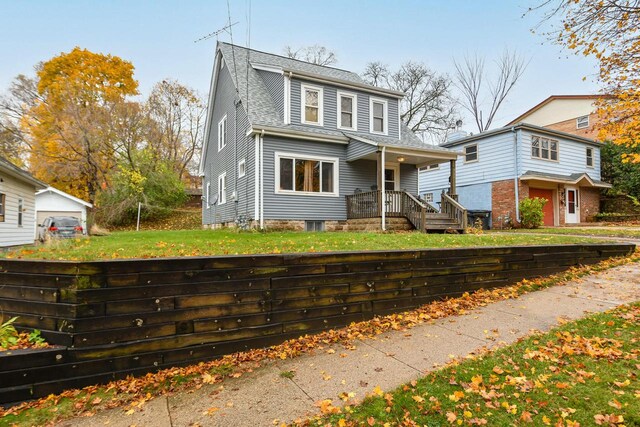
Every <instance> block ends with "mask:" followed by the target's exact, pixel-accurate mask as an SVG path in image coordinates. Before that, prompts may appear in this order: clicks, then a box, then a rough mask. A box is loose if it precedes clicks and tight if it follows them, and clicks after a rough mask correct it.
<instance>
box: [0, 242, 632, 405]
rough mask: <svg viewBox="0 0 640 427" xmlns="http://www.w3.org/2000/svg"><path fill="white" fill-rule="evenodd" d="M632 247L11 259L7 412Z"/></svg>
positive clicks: (0, 271)
mask: <svg viewBox="0 0 640 427" xmlns="http://www.w3.org/2000/svg"><path fill="white" fill-rule="evenodd" d="M633 250H634V245H630V244H594V245H562V246H548V247H547V246H524V247H492V248H463V249H434V250H404V251H386V252H382V251H376V252H360V253H356V252H341V253H322V254H318V253H315V254H308V253H307V254H282V255H255V256H221V257H201V258H173V259H150V260H114V261H96V262H52V261H26V260H4V259H3V260H0V317H3V318H5V319H6V318H9V317H13V316H19V319H18V321H17V322H16V325H17V326H19V327H21V328H23V329H32V328H37V329H40V330H42V334H43V336H44V337H45V338H46V339H47V340H48V342H50V343H53V344H58V345H59V346H60V347H57V348H52V349H45V350H38V351H14V352H10V353H7V352H5V353H0V403H3V402H4V403H6V402H15V401H21V400H26V399H30V398H35V397H41V396H45V395H48V394H50V393H55V392H59V391H61V390H63V389H67V388H75V387H81V386H84V385H88V384H95V383H100V382H106V381H109V380H112V379H116V378H123V377H125V376H126V375H137V374H142V373H146V372H149V371H154V370H157V369H161V368H165V367H170V366H176V365H184V364H189V363H194V362H197V361H201V360H207V359H211V358H215V357H218V356H221V355H224V354H228V353H232V352H235V351H240V350H245V349H249V348H256V347H262V346H268V345H272V344H275V343H278V342H282V341H284V340H285V339H288V338H291V337H296V336H299V335H301V334H305V333H309V332H316V331H321V330H325V329H328V328H336V327H341V326H344V325H347V324H349V323H350V322H353V321H359V320H364V319H369V318H371V317H373V316H374V315H380V314H387V313H390V312H397V311H401V310H404V309H410V308H414V307H417V306H420V305H422V304H425V303H427V302H429V301H433V300H435V299H441V298H445V297H450V296H457V295H460V294H462V293H464V292H466V291H473V290H476V289H479V288H490V287H498V286H505V285H508V284H511V283H514V282H515V281H518V280H521V279H523V278H532V277H537V276H544V275H548V274H552V273H557V272H560V271H563V270H566V269H567V268H569V267H570V266H574V265H578V264H590V263H595V262H598V261H601V260H603V259H606V258H609V257H613V256H622V255H627V254H629V253H631V252H632V251H633Z"/></svg>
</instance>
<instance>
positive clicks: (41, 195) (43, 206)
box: [36, 187, 93, 232]
mask: <svg viewBox="0 0 640 427" xmlns="http://www.w3.org/2000/svg"><path fill="white" fill-rule="evenodd" d="M91 207H93V205H92V204H91V203H89V202H85V201H84V200H82V199H78V198H77V197H74V196H72V195H71V194H67V193H65V192H64V191H60V190H58V189H57V188H53V187H47V188H46V189H44V190H40V191H38V192H37V193H36V222H37V223H38V224H42V221H44V219H45V218H46V217H48V216H72V217H74V218H78V219H79V220H80V221H81V224H82V229H83V230H85V232H86V231H87V208H91Z"/></svg>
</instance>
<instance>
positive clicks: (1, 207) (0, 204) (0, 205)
mask: <svg viewBox="0 0 640 427" xmlns="http://www.w3.org/2000/svg"><path fill="white" fill-rule="evenodd" d="M6 201H7V199H6V196H5V195H4V194H3V193H0V222H4V212H5V206H6Z"/></svg>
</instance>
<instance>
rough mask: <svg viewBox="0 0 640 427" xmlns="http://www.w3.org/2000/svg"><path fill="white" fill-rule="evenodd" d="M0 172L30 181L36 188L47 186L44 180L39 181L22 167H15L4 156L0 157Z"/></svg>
mask: <svg viewBox="0 0 640 427" xmlns="http://www.w3.org/2000/svg"><path fill="white" fill-rule="evenodd" d="M2 172H5V173H8V174H10V175H12V176H14V177H19V178H22V179H23V180H24V181H27V182H29V183H31V184H32V185H34V186H36V187H37V188H46V187H47V184H45V183H44V182H42V181H40V180H39V179H37V178H34V176H33V175H31V174H30V173H29V172H27V171H25V170H23V169H20V168H19V167H17V166H16V165H14V164H13V163H11V162H10V161H9V160H7V159H5V158H4V157H0V173H2Z"/></svg>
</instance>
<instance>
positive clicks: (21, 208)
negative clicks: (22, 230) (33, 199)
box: [17, 197, 25, 227]
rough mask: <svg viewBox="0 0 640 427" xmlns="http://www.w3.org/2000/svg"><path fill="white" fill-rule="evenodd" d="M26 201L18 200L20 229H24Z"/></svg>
mask: <svg viewBox="0 0 640 427" xmlns="http://www.w3.org/2000/svg"><path fill="white" fill-rule="evenodd" d="M24 211H25V209H24V199H23V198H22V197H20V198H19V199H18V218H17V221H18V227H24Z"/></svg>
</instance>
